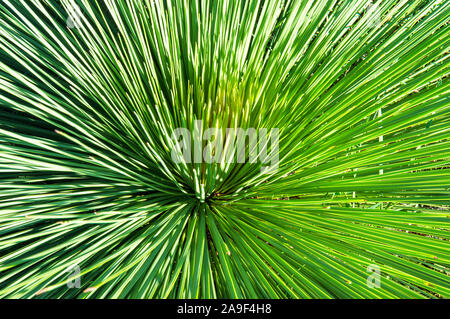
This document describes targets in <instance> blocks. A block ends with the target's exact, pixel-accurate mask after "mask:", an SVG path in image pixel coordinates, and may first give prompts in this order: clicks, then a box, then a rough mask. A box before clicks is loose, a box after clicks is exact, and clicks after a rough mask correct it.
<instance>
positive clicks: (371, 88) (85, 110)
mask: <svg viewBox="0 0 450 319" xmlns="http://www.w3.org/2000/svg"><path fill="white" fill-rule="evenodd" d="M368 3H369V2H368V1H367V0H355V1H335V0H323V1H297V0H285V1H281V0H280V1H276V0H273V1H263V0H249V1H244V0H225V1H214V0H211V1H208V0H206V1H197V0H172V1H161V0H139V1H138V0H130V1H125V0H77V1H75V0H60V1H54V0H39V1H38V0H29V1H7V0H4V1H1V2H0V22H1V23H0V48H1V49H0V181H1V182H0V297H3V298H75V297H77V298H179V297H181V298H216V297H220V298H239V297H252V298H254V297H256V298H269V297H272V298H422V297H427V298H435V297H441V298H442V297H447V298H448V297H450V285H449V271H450V270H449V267H450V257H449V256H450V254H449V252H450V249H449V240H450V235H449V230H450V228H449V224H448V221H449V217H450V216H449V214H450V213H449V207H450V206H449V205H450V182H449V181H450V173H449V170H448V169H446V168H448V167H449V166H450V152H449V151H450V140H449V137H450V113H449V86H448V71H449V59H448V58H449V50H448V49H449V30H448V23H449V10H448V3H447V2H446V1H406V0H401V1H398V0H395V1H394V0H392V1H391V0H385V1H377V2H376V4H375V5H372V6H368ZM75 4H76V5H75ZM78 9H79V11H78ZM69 16H70V17H71V18H70V19H69V20H68V17H69ZM198 119H201V120H202V121H203V123H204V127H220V128H228V127H233V128H234V127H241V128H255V129H259V128H268V129H271V128H279V130H280V142H279V156H280V166H279V169H278V170H274V171H270V172H269V173H268V174H267V172H266V173H264V172H262V171H261V167H262V164H261V163H226V162H224V161H221V162H220V163H213V164H207V163H199V164H191V163H186V162H181V163H178V164H177V163H175V162H174V161H173V160H172V158H171V151H172V149H173V147H174V141H173V140H172V139H171V132H172V131H173V130H174V129H176V128H179V127H186V128H189V129H190V130H193V129H194V121H195V120H198ZM229 142H230V141H226V143H225V145H228V144H227V143H229ZM72 265H78V266H79V267H80V269H81V287H80V289H76V288H73V289H70V288H69V287H68V286H67V285H66V282H67V277H68V275H69V273H68V272H67V271H66V270H67V268H68V267H70V266H72ZM369 265H377V266H379V267H380V269H381V279H380V282H381V287H379V288H370V287H369V286H368V285H367V277H368V276H369V275H370V273H369V272H367V267H368V266H369Z"/></svg>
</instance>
